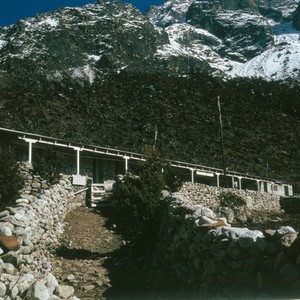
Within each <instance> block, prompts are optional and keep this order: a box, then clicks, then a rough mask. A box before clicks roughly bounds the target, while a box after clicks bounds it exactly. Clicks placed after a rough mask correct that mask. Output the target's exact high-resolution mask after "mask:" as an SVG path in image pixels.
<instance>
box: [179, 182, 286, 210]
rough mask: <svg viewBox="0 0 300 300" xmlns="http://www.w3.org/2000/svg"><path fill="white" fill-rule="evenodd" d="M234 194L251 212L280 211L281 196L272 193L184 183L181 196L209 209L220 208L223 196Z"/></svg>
mask: <svg viewBox="0 0 300 300" xmlns="http://www.w3.org/2000/svg"><path fill="white" fill-rule="evenodd" d="M224 193H232V194H234V195H237V196H240V197H242V198H244V199H245V201H246V204H247V207H248V208H249V209H251V210H257V211H259V210H263V211H268V212H271V211H273V212H275V211H280V210H281V207H280V196H277V195H272V194H270V193H261V192H256V191H252V190H238V189H226V188H221V187H219V188H218V187H213V186H208V185H205V184H200V183H196V184H192V183H190V182H187V183H184V184H183V186H182V188H181V190H180V194H181V195H182V196H183V197H184V198H187V199H188V201H189V202H190V203H192V204H201V205H203V206H207V207H219V206H220V200H221V197H220V196H221V194H224Z"/></svg>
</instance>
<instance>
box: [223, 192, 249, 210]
mask: <svg viewBox="0 0 300 300" xmlns="http://www.w3.org/2000/svg"><path fill="white" fill-rule="evenodd" d="M220 197H221V201H220V204H221V206H226V207H230V208H234V207H239V206H244V205H246V200H245V199H244V198H243V197H241V196H238V195H235V194H233V193H232V192H223V193H221V195H220Z"/></svg>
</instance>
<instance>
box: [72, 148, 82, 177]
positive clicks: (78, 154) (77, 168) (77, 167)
mask: <svg viewBox="0 0 300 300" xmlns="http://www.w3.org/2000/svg"><path fill="white" fill-rule="evenodd" d="M72 148H73V149H74V150H75V151H76V152H77V160H76V174H77V175H80V151H81V149H80V147H72Z"/></svg>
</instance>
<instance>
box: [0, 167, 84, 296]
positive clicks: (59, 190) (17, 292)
mask: <svg viewBox="0 0 300 300" xmlns="http://www.w3.org/2000/svg"><path fill="white" fill-rule="evenodd" d="M22 173H23V175H24V176H25V177H26V184H25V188H24V190H23V192H22V194H21V196H20V198H19V199H18V200H16V206H15V207H7V208H6V210H4V211H2V212H1V213H0V232H1V235H2V236H1V237H0V240H1V249H0V252H1V256H0V266H1V269H2V273H1V277H0V299H3V297H4V298H5V297H6V298H5V299H40V300H47V299H57V300H58V299H67V298H68V299H71V298H70V297H71V296H72V293H69V294H68V297H67V298H65V297H61V296H60V295H61V290H62V289H63V288H61V287H60V286H59V284H58V282H57V280H56V278H55V277H54V275H53V274H52V273H51V270H52V265H51V257H52V256H53V254H52V251H54V250H55V248H56V247H57V245H58V244H59V236H60V234H61V233H62V232H63V228H64V218H65V216H66V214H67V212H68V211H70V210H71V209H73V208H74V207H76V206H77V205H78V204H79V203H78V199H77V197H76V196H75V195H74V192H73V190H72V185H71V183H70V181H69V180H68V178H67V177H63V178H62V179H61V180H60V181H59V183H58V184H55V185H53V186H49V185H48V184H47V183H46V182H45V181H43V180H41V178H40V177H39V176H33V175H31V174H30V172H28V166H27V167H25V168H23V171H22ZM7 239H11V240H13V241H12V242H16V240H17V243H18V245H19V246H18V247H8V246H7V244H5V241H6V240H7ZM6 242H7V241H6ZM12 244H13V243H12ZM13 246H16V245H15V244H14V245H13ZM73 292H74V291H73ZM72 299H76V297H74V298H72Z"/></svg>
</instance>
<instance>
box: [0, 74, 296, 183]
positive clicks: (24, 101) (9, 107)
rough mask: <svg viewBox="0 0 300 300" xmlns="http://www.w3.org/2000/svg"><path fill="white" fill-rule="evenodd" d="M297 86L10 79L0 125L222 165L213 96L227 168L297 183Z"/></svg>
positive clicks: (131, 77) (195, 79)
mask: <svg viewBox="0 0 300 300" xmlns="http://www.w3.org/2000/svg"><path fill="white" fill-rule="evenodd" d="M298 95H299V87H297V86H296V87H292V86H290V85H288V84H280V83H278V82H277V83H272V82H265V81H262V80H241V79H239V80H233V81H229V82H227V83H220V82H219V81H216V80H215V79H213V78H211V77H207V76H202V75H199V74H198V75H193V76H190V77H170V76H169V77H164V76H152V75H148V76H147V75H143V76H140V75H139V74H128V73H121V74H119V75H115V76H112V77H110V78H109V79H108V80H106V81H105V82H95V83H94V84H93V85H85V86H83V85H72V84H70V83H69V82H61V85H60V86H57V83H53V84H51V83H50V84H49V83H48V82H47V84H46V83H45V84H44V85H43V84H42V83H41V84H40V85H39V86H37V85H36V84H34V85H32V86H31V85H30V83H28V82H26V85H25V84H22V82H19V81H16V82H10V83H9V84H8V85H7V86H6V88H3V89H2V90H1V97H0V99H1V102H2V106H1V110H0V119H1V121H0V126H2V127H8V128H13V129H18V130H23V131H29V132H33V133H39V134H45V135H50V136H54V137H60V138H64V139H68V140H74V141H78V142H85V143H92V144H97V145H101V146H106V147H115V148H120V149H123V150H131V151H136V152H143V151H144V148H145V147H146V146H147V145H149V144H153V141H154V133H155V128H157V130H158V141H157V146H158V147H159V148H160V150H161V151H162V153H163V154H164V155H165V156H166V157H167V158H172V159H176V160H185V161H189V162H195V163H200V164H204V165H209V166H214V167H221V166H222V164H221V150H220V138H219V136H220V135H219V119H218V109H217V96H220V99H221V102H222V110H223V111H222V112H223V123H224V144H225V159H226V166H227V167H228V169H230V170H235V171H241V172H246V173H247V172H249V173H252V174H256V175H261V176H268V177H271V178H278V179H283V180H286V181H291V182H293V183H297V182H298V181H300V176H299V175H298V170H299V169H300V168H299V167H300V150H299V149H300V147H299V146H300V118H299V116H300V114H299V111H300V104H299V101H298V99H297V97H298Z"/></svg>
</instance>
